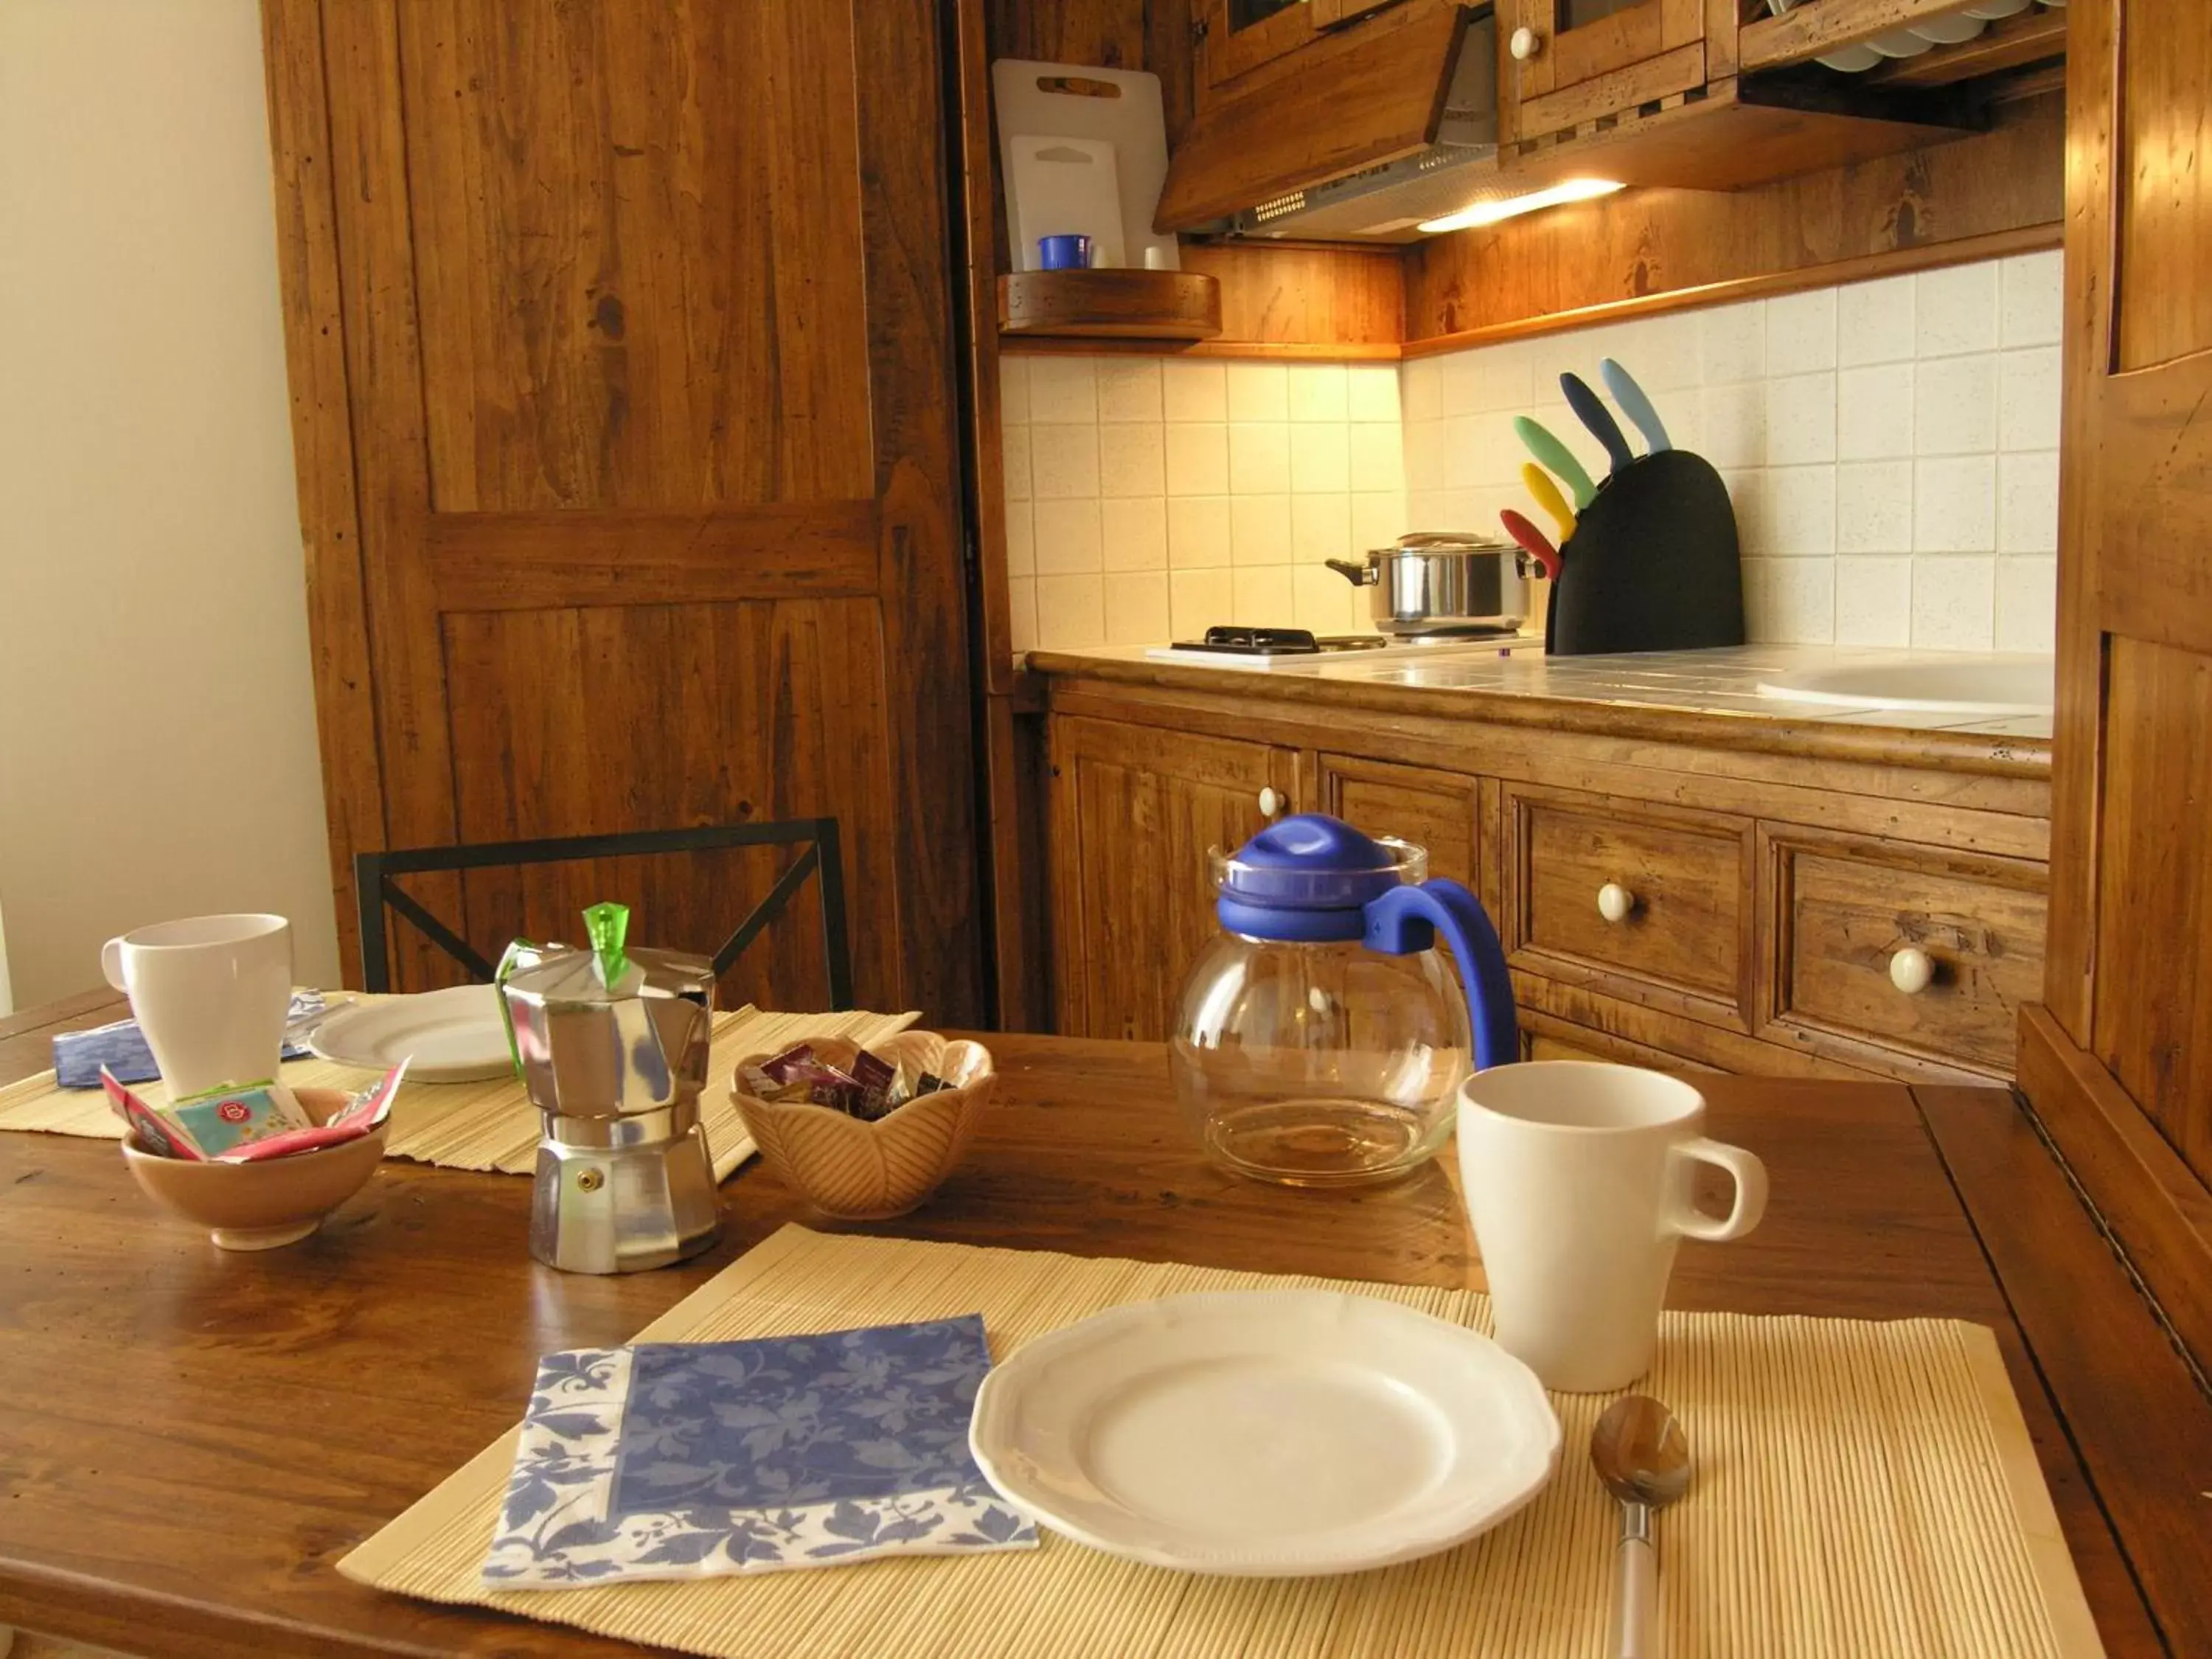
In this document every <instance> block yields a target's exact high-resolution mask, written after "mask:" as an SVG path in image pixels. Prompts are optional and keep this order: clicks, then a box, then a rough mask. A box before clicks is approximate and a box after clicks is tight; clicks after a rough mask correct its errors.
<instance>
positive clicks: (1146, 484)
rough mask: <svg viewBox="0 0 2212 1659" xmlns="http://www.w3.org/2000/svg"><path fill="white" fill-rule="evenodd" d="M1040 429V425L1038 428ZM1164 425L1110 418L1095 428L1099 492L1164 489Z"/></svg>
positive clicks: (1153, 492) (1140, 492)
mask: <svg viewBox="0 0 2212 1659" xmlns="http://www.w3.org/2000/svg"><path fill="white" fill-rule="evenodd" d="M1040 429H1042V428H1040ZM1164 438H1165V428H1163V427H1162V426H1161V425H1160V423H1159V422H1158V421H1110V422H1108V423H1107V424H1106V425H1104V426H1102V427H1100V428H1098V491H1099V494H1101V495H1161V494H1163V493H1164V492H1165V490H1166V489H1167V466H1166V444H1165V441H1164Z"/></svg>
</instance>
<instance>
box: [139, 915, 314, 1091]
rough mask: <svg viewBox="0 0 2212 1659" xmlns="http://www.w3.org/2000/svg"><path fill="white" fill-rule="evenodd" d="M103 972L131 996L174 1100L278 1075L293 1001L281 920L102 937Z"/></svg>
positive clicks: (168, 925) (184, 924) (219, 922)
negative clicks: (286, 1016)
mask: <svg viewBox="0 0 2212 1659" xmlns="http://www.w3.org/2000/svg"><path fill="white" fill-rule="evenodd" d="M100 971H101V972H103V973H104V974H106V975H107V982H108V983H109V984H110V985H112V986H113V987H115V988H116V989H117V990H118V991H126V992H128V993H129V994H130V996H131V1013H132V1015H133V1016H135V1017H136V1018H137V1021H138V1028H139V1030H142V1031H143V1032H144V1033H145V1034H146V1046H147V1047H148V1048H151V1049H152V1050H153V1051H154V1064H155V1066H159V1067H160V1068H161V1080H162V1081H163V1082H164V1083H166V1084H167V1085H168V1089H169V1097H170V1098H171V1099H177V1098H179V1097H182V1096H185V1095H195V1094H198V1093H200V1092H201V1091H204V1090H208V1089H220V1088H222V1086H223V1085H225V1084H228V1083H255V1082H258V1081H260V1080H261V1079H264V1078H273V1077H275V1076H276V1066H277V1062H278V1060H279V1059H280V1058H281V1057H282V1055H283V1048H284V1017H285V1014H286V1012H287V1011H288V1010H289V1008H290V1006H291V1001H292V924H291V923H289V921H285V920H284V918H283V917H282V916H258V915H235V916H194V917H193V918H191V920H190V921H164V922H158V923H156V924H155V926H153V927H141V928H138V929H137V930H136V931H134V932H132V933H125V934H122V935H120V936H119V937H118V938H115V939H110V940H108V941H107V943H106V944H105V945H102V946H100Z"/></svg>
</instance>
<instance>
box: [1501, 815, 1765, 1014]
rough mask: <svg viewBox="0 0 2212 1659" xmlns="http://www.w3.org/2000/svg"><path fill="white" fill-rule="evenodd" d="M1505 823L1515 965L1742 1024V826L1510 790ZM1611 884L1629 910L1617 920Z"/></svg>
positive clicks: (1747, 829) (1746, 855)
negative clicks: (1605, 901) (1606, 895)
mask: <svg viewBox="0 0 2212 1659" xmlns="http://www.w3.org/2000/svg"><path fill="white" fill-rule="evenodd" d="M1504 819H1505V823H1506V826H1507V828H1506V836H1507V840H1508V846H1507V853H1506V872H1505V895H1504V899H1505V902H1504V910H1505V918H1504V928H1505V933H1506V953H1507V956H1508V957H1510V960H1511V962H1512V964H1513V966H1514V967H1516V968H1518V969H1522V970H1523V971H1525V972H1528V973H1532V974H1540V975H1543V976H1545V977H1546V978H1548V979H1553V980H1559V981H1565V982H1567V983H1571V984H1582V985H1588V986H1590V987H1593V988H1595V989H1598V990H1601V991H1603V992H1605V993H1606V994H1608V995H1612V996H1617V997H1621V998H1625V999H1626V1000H1630V1001H1633V1002H1639V1003H1642V1004H1644V1006H1650V1007H1656V1008H1662V1009H1666V1010H1668V1011H1669V1012H1677V1013H1684V1014H1687V1015H1689V1016H1690V1017H1692V1018H1699V1019H1706V1020H1713V1021H1717V1022H1719V1023H1721V1024H1727V1025H1729V1026H1732V1027H1734V1028H1735V1029H1736V1030H1749V1029H1750V1027H1749V1024H1748V1022H1747V1012H1746V1008H1747V995H1746V990H1745V981H1746V977H1747V976H1746V973H1745V969H1746V967H1747V964H1748V963H1749V961H1750V958H1751V950H1750V940H1749V933H1750V928H1749V922H1750V919H1751V907H1750V902H1749V895H1750V890H1751V881H1750V869H1751V863H1750V858H1751V845H1752V842H1751V835H1752V825H1751V821H1750V820H1749V819H1747V818H1737V817H1728V816H1725V815H1723V814H1720V813H1706V812H1692V811H1681V810H1679V809H1675V808H1672V807H1665V806H1659V805H1654V804H1652V803H1651V802H1649V801H1641V800H1632V799H1624V798H1621V797H1619V796H1613V795H1595V794H1584V793H1579V792H1573V791H1568V790H1558V789H1542V788H1535V787H1528V786H1526V785H1520V784H1510V783H1509V784H1507V785H1506V786H1505V787H1504ZM1608 887H1614V888H1619V889H1620V890H1622V893H1623V895H1624V896H1625V897H1626V902H1627V907H1628V908H1627V911H1626V915H1621V916H1620V918H1619V919H1618V920H1608V918H1607V916H1606V915H1604V914H1603V912H1602V911H1601V892H1602V891H1603V890H1605V889H1607V888H1608Z"/></svg>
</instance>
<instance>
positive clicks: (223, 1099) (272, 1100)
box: [160, 1082, 314, 1158]
mask: <svg viewBox="0 0 2212 1659" xmlns="http://www.w3.org/2000/svg"><path fill="white" fill-rule="evenodd" d="M160 1111H161V1116H162V1120H163V1121H165V1122H167V1123H171V1124H173V1125H175V1126H176V1127H178V1128H180V1129H182V1130H183V1131H184V1132H185V1133H186V1134H187V1135H189V1136H190V1137H191V1140H192V1143H193V1144H194V1145H195V1146H197V1147H198V1148H199V1149H200V1151H201V1152H204V1153H205V1154H206V1155H207V1156H208V1157H210V1158H223V1157H225V1156H227V1155H228V1154H229V1153H230V1152H233V1151H234V1150H236V1149H238V1148H240V1147H243V1146H250V1145H252V1143H253V1142H255V1141H259V1140H268V1139H273V1138H274V1137H276V1136H278V1135H282V1134H287V1133H293V1132H295V1131H298V1130H301V1129H308V1128H312V1127H314V1120H313V1118H311V1117H309V1116H308V1115H307V1109H306V1108H305V1107H303V1106H301V1104H300V1102H299V1097H297V1096H295V1094H293V1092H292V1091H290V1090H289V1089H288V1088H286V1087H285V1086H284V1085H283V1084H281V1083H276V1082H265V1083H249V1084H246V1085H240V1086H234V1087H231V1088H226V1089H210V1090H209V1091H207V1092H206V1093H204V1094H199V1095H194V1096H191V1097H190V1098H188V1099H185V1100H178V1101H172V1102H171V1103H169V1104H168V1105H167V1106H165V1107H162V1108H160Z"/></svg>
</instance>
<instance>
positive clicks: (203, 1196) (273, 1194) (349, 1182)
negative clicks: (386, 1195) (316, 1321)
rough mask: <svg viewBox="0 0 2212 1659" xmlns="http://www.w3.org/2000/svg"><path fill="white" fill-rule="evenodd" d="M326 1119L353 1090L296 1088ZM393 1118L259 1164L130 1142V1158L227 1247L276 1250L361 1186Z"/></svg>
mask: <svg viewBox="0 0 2212 1659" xmlns="http://www.w3.org/2000/svg"><path fill="white" fill-rule="evenodd" d="M294 1092H295V1094H296V1095H297V1096H298V1097H299V1101H300V1104H301V1105H302V1106H304V1107H305V1108H307V1115H308V1116H310V1117H312V1118H313V1119H314V1121H316V1122H318V1123H320V1122H322V1121H325V1119H327V1118H328V1117H329V1116H330V1115H331V1113H333V1112H335V1111H337V1109H338V1108H340V1107H341V1106H343V1105H344V1104H345V1103H346V1102H347V1100H349V1098H350V1097H349V1095H347V1094H346V1093H345V1092H344V1091H343V1090H338V1089H300V1090H296V1091H294ZM391 1127H392V1125H391V1123H390V1122H389V1121H386V1122H385V1123H383V1124H381V1125H380V1126H379V1127H376V1128H375V1129H374V1130H372V1131H371V1132H370V1133H368V1134H366V1135H363V1136H362V1138H361V1139H358V1140H348V1141H343V1142H341V1143H340V1144H339V1145H337V1146H325V1147H322V1148H320V1149H319V1150H318V1151H316V1152H295V1153H293V1154H292V1155H291V1156H290V1157H289V1158H269V1159H266V1160H264V1161H263V1162H261V1163H258V1164H222V1163H215V1162H210V1163H205V1164H191V1163H187V1162H186V1161H185V1160H184V1159H183V1158H157V1157H155V1155H154V1154H153V1153H151V1152H140V1151H139V1150H138V1149H137V1147H135V1146H132V1145H131V1143H130V1142H129V1141H127V1140H126V1141H125V1142H124V1143H123V1162H124V1163H125V1165H127V1166H128V1167H129V1169H130V1170H131V1179H133V1180H134V1181H136V1182H137V1183H138V1188H139V1190H140V1191H141V1192H143V1193H144V1194H146V1196H147V1197H149V1198H150V1199H152V1200H154V1201H155V1203H156V1204H158V1205H160V1206H161V1207H162V1208H163V1209H165V1210H173V1211H174V1212H176V1213H177V1214H179V1215H180V1216H182V1217H184V1218H185V1220H187V1221H191V1222H197V1224H198V1225H201V1226H203V1227H204V1228H206V1229H207V1230H208V1237H210V1238H211V1239H212V1240H214V1242H215V1243H216V1247H217V1248H218V1249H225V1250H273V1249H276V1247H277V1246H278V1245H280V1244H295V1243H298V1242H299V1241H300V1240H301V1239H303V1238H305V1237H307V1235H308V1234H309V1233H312V1232H313V1231H315V1229H316V1228H317V1227H319V1226H320V1225H322V1222H323V1218H324V1217H325V1216H326V1215H328V1214H329V1213H330V1212H331V1211H332V1210H335V1209H337V1206H339V1205H341V1204H343V1203H344V1202H345V1201H346V1200H348V1199H349V1198H351V1197H352V1196H353V1195H354V1194H356V1193H357V1192H359V1191H360V1190H361V1188H362V1186H363V1185H364V1184H365V1183H366V1182H368V1178H369V1176H372V1175H374V1173H375V1172H376V1166H377V1164H379V1163H380V1162H381V1161H382V1159H383V1158H384V1139H385V1136H386V1133H387V1132H388V1131H389V1130H390V1129H391Z"/></svg>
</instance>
